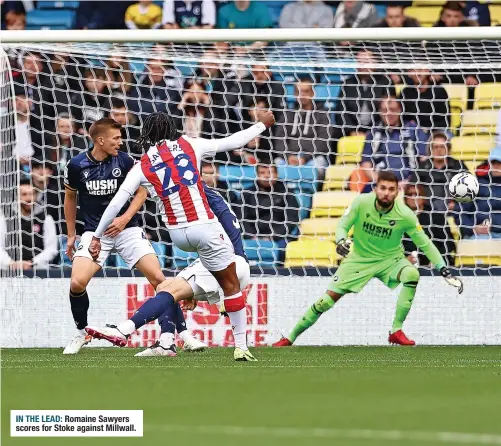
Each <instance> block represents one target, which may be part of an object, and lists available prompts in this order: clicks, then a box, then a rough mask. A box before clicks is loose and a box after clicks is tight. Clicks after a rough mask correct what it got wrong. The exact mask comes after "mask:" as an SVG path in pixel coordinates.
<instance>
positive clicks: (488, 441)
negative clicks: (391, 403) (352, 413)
mask: <svg viewBox="0 0 501 446" xmlns="http://www.w3.org/2000/svg"><path fill="white" fill-rule="evenodd" d="M145 427H146V429H150V430H166V431H170V432H175V431H177V432H183V433H194V432H195V433H199V434H213V435H226V436H243V435H245V436H250V435H255V436H264V437H277V438H279V437H284V438H287V437H291V438H297V437H304V438H308V439H310V438H312V437H313V438H325V439H339V438H345V439H348V438H350V439H355V440H384V441H417V442H421V443H449V444H472V445H477V446H478V445H501V435H497V434H479V433H466V432H424V431H401V430H375V429H330V428H295V427H247V426H197V425H187V426H183V425H146V426H145Z"/></svg>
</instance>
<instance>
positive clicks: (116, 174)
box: [111, 167, 122, 178]
mask: <svg viewBox="0 0 501 446" xmlns="http://www.w3.org/2000/svg"><path fill="white" fill-rule="evenodd" d="M111 174H112V175H113V176H114V177H115V178H116V177H119V176H120V175H122V171H121V170H120V168H119V167H115V168H114V169H113V170H112V171H111Z"/></svg>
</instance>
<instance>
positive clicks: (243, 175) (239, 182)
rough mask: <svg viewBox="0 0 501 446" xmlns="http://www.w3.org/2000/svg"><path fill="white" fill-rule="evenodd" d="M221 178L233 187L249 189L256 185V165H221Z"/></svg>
mask: <svg viewBox="0 0 501 446" xmlns="http://www.w3.org/2000/svg"><path fill="white" fill-rule="evenodd" d="M219 178H220V179H221V180H223V181H226V182H227V183H228V184H229V185H230V186H231V187H232V188H233V189H238V190H241V189H248V188H249V187H252V186H253V185H254V180H255V178H256V168H255V166H226V165H223V166H220V168H219Z"/></svg>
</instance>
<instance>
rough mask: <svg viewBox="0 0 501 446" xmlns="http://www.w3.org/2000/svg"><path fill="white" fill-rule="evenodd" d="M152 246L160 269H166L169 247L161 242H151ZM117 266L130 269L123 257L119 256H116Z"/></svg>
mask: <svg viewBox="0 0 501 446" xmlns="http://www.w3.org/2000/svg"><path fill="white" fill-rule="evenodd" d="M151 246H152V247H153V249H154V250H155V254H156V255H157V257H158V261H159V263H160V268H165V266H166V264H167V247H166V246H165V244H164V243H160V242H151ZM114 256H115V266H116V267H117V268H124V269H128V268H129V267H128V266H127V263H125V262H124V260H123V259H122V257H120V256H119V255H118V254H115V255H114Z"/></svg>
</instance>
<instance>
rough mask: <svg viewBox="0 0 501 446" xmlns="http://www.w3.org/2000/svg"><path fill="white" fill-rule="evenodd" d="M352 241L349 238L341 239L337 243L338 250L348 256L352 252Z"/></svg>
mask: <svg viewBox="0 0 501 446" xmlns="http://www.w3.org/2000/svg"><path fill="white" fill-rule="evenodd" d="M352 243H353V241H352V240H351V239H349V238H347V239H342V240H339V242H338V243H337V245H336V252H337V253H338V254H339V255H340V256H341V257H346V256H347V255H348V254H349V253H350V246H351V244H352Z"/></svg>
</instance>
